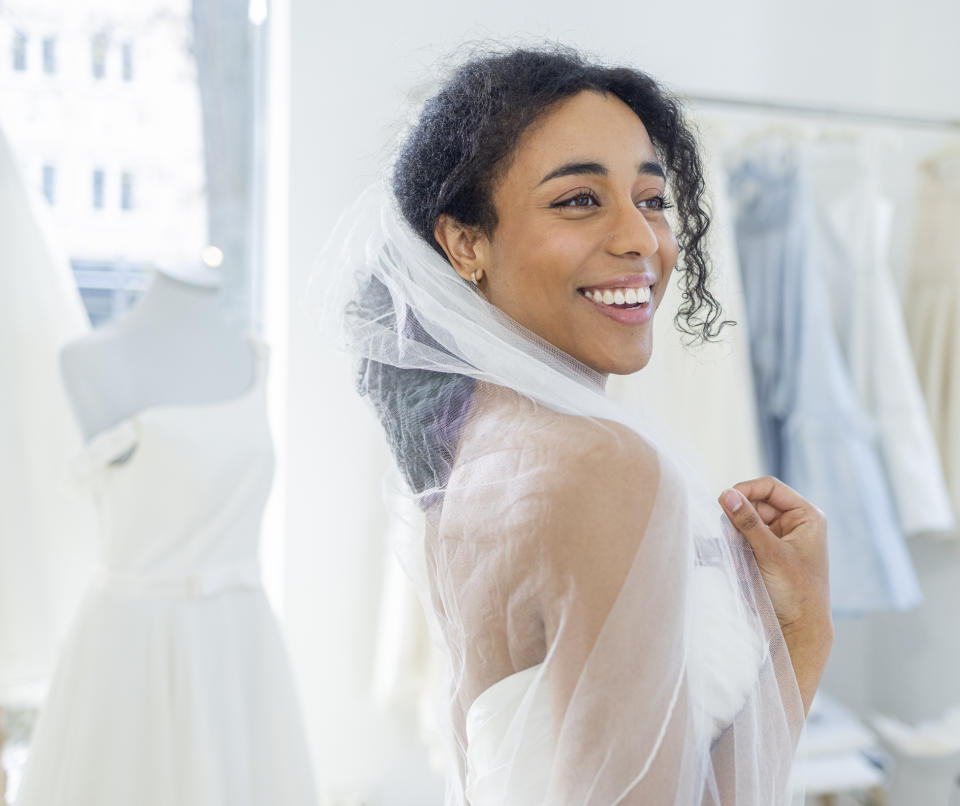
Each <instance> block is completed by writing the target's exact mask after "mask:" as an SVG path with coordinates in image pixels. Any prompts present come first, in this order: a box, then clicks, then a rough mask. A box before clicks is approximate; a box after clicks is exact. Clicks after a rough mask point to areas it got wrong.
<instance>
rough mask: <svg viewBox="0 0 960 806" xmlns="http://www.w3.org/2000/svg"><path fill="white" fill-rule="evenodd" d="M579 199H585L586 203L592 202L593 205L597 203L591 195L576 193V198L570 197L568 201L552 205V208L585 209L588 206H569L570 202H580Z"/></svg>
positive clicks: (595, 198)
mask: <svg viewBox="0 0 960 806" xmlns="http://www.w3.org/2000/svg"><path fill="white" fill-rule="evenodd" d="M581 199H587V200H588V201H592V202H594V203H596V201H597V197H596V196H594V195H593V194H592V193H578V194H577V195H576V196H571V197H570V198H569V199H564V200H563V201H561V202H557V203H556V204H554V205H553V206H554V207H587V206H588V205H586V204H571V203H570V202H578V201H580V200H581Z"/></svg>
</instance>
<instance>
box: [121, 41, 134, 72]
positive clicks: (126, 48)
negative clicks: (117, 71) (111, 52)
mask: <svg viewBox="0 0 960 806" xmlns="http://www.w3.org/2000/svg"><path fill="white" fill-rule="evenodd" d="M123 80H124V81H133V43H132V42H124V43H123Z"/></svg>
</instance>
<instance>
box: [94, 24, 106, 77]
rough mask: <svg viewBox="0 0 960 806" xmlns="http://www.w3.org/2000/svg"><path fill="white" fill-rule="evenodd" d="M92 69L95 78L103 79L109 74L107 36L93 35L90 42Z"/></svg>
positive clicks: (102, 34)
mask: <svg viewBox="0 0 960 806" xmlns="http://www.w3.org/2000/svg"><path fill="white" fill-rule="evenodd" d="M90 69H91V71H92V73H93V77H94V78H103V77H104V76H105V75H106V74H107V35H106V34H105V33H102V32H101V33H98V34H94V35H93V39H92V40H91V42H90Z"/></svg>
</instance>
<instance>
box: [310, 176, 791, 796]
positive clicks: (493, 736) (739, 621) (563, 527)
mask: <svg viewBox="0 0 960 806" xmlns="http://www.w3.org/2000/svg"><path fill="white" fill-rule="evenodd" d="M317 272H318V273H317V274H316V275H315V279H317V280H319V281H320V282H318V283H317V284H316V286H315V288H314V292H313V293H314V295H315V297H317V298H319V300H321V304H322V305H323V306H324V310H325V311H326V313H327V314H328V315H326V316H323V320H324V321H326V322H327V323H328V324H334V325H335V332H334V333H330V332H329V330H328V331H327V334H326V335H328V336H330V337H331V338H332V339H334V340H336V341H338V342H339V344H340V346H342V347H343V346H345V347H346V348H347V350H348V351H349V353H350V355H351V356H352V358H353V359H354V361H355V367H356V370H357V372H356V375H355V383H356V385H357V390H358V391H359V392H360V393H361V395H365V396H368V400H369V401H370V402H371V403H372V404H373V408H374V410H375V412H376V414H377V415H378V417H379V418H380V422H381V423H382V425H383V427H384V431H385V434H386V437H387V443H388V445H389V446H390V448H391V450H392V452H393V456H394V459H395V466H394V467H393V470H392V472H391V474H390V475H389V476H388V477H387V478H386V479H385V481H386V482H387V483H386V484H385V485H384V492H385V493H386V495H387V502H388V504H389V506H390V508H391V509H392V510H393V512H394V513H395V514H396V516H397V517H399V518H401V519H402V518H404V517H407V516H408V515H407V513H408V512H409V511H410V510H411V509H412V507H416V508H417V509H418V510H419V511H420V513H421V515H420V516H418V517H417V518H415V519H413V520H415V521H416V523H419V525H420V527H421V530H420V531H419V533H418V532H416V531H415V524H413V523H411V524H410V527H411V528H409V529H403V530H394V534H395V535H397V536H399V537H400V538H401V543H400V545H398V546H396V550H397V552H398V556H399V557H400V560H401V562H402V564H403V567H404V568H408V569H413V572H412V573H411V580H412V581H413V583H414V585H415V586H416V589H417V592H418V595H419V596H420V597H421V602H422V603H423V606H424V610H425V612H428V613H429V614H430V619H431V623H432V624H434V625H435V629H431V633H433V634H439V636H440V642H441V646H442V649H443V657H444V668H445V676H444V683H445V685H444V687H443V688H442V689H441V690H440V691H439V692H438V697H439V698H440V699H442V703H441V705H442V708H441V709H440V710H439V711H438V717H439V724H441V725H442V736H443V741H444V748H445V751H446V753H445V760H446V762H447V766H446V772H447V776H446V781H447V789H446V797H445V802H446V803H447V804H448V806H452V805H453V804H457V805H458V806H463V804H466V803H471V804H472V806H480V805H481V804H484V805H485V804H492V803H496V804H498V806H504V805H506V806H511V805H512V804H524V805H525V806H526V804H560V803H569V804H574V803H576V804H583V803H596V804H604V806H606V804H614V803H651V804H653V803H656V804H663V805H664V806H666V804H677V806H681V805H682V806H689V805H690V804H707V803H710V804H720V803H723V804H733V803H736V804H738V806H749V804H754V805H755V806H760V804H763V806H773V804H785V803H795V802H802V798H803V793H802V792H796V791H791V790H790V788H789V786H788V778H789V774H790V770H791V766H792V762H793V758H794V756H795V750H796V746H797V742H798V740H799V739H800V736H801V733H802V726H803V703H802V701H801V699H800V692H799V689H798V687H797V682H796V677H795V675H794V672H793V668H792V666H791V664H790V660H789V654H788V653H787V651H786V644H785V642H784V639H783V635H782V633H781V632H780V627H779V623H778V621H777V618H776V614H775V612H774V610H773V606H772V603H771V602H770V599H769V596H768V594H767V591H766V588H765V586H764V584H763V581H762V578H761V575H760V572H759V569H758V568H757V565H756V560H755V558H754V555H753V552H752V550H751V549H750V546H749V544H748V543H747V542H746V540H745V539H743V537H742V536H741V535H740V534H739V533H737V532H736V531H735V530H734V529H733V527H732V525H731V524H730V522H729V521H728V520H726V515H725V514H724V513H723V511H722V509H721V507H720V505H719V503H718V502H717V500H716V495H715V494H714V492H713V491H712V490H709V489H707V487H706V486H705V483H704V481H703V478H702V475H701V474H700V472H699V471H698V470H697V469H696V468H695V467H690V466H688V465H687V464H686V462H685V461H684V459H683V458H682V456H680V454H679V453H678V452H676V451H674V450H673V449H672V447H671V445H670V443H669V442H668V441H667V440H666V439H664V438H663V436H662V435H660V434H659V433H657V432H656V430H655V428H654V427H653V426H652V425H651V424H650V423H649V422H648V420H647V419H646V418H645V417H644V415H643V411H642V410H640V411H627V410H626V409H624V408H623V407H622V406H620V405H619V404H618V403H617V402H616V401H614V400H612V399H611V398H608V397H607V396H606V395H605V393H604V386H603V380H604V378H603V377H602V376H601V375H600V374H599V373H597V372H596V371H595V370H593V369H592V368H590V367H589V366H587V365H585V364H583V363H581V362H580V361H578V360H577V359H576V358H574V357H573V356H571V355H569V354H567V353H565V352H563V351H561V350H558V349H557V348H555V347H553V346H552V345H550V344H549V343H546V342H544V340H543V339H541V338H539V337H537V336H536V334H534V333H532V332H530V331H529V330H527V329H525V328H524V327H523V326H522V325H521V324H520V323H518V322H517V321H516V320H514V319H512V318H510V317H509V316H508V315H507V314H505V313H504V312H503V311H501V310H500V309H499V308H497V307H496V306H494V305H492V304H491V303H489V302H488V301H487V300H486V298H485V297H484V296H483V295H482V293H480V292H479V291H478V290H477V289H476V288H475V287H474V286H473V285H472V284H471V283H469V282H468V281H464V280H463V279H462V278H461V277H459V276H458V275H457V273H456V272H455V271H454V270H453V269H452V268H451V266H450V265H449V264H448V263H447V262H446V261H445V260H444V259H443V258H442V257H441V256H440V255H438V253H437V252H436V251H435V250H434V249H432V248H431V247H430V246H429V245H428V244H427V243H426V242H425V241H424V240H421V239H420V238H419V236H418V235H416V233H414V232H413V230H412V229H410V227H409V225H408V224H407V223H406V222H405V219H403V218H402V215H401V213H400V212H399V211H398V209H397V208H396V202H395V199H394V197H393V196H392V194H391V191H390V190H389V188H388V187H386V186H383V185H380V184H379V183H378V184H375V185H374V186H373V187H371V188H370V189H368V191H367V192H366V193H364V194H363V195H362V196H361V197H360V199H359V200H358V201H357V203H356V204H355V205H354V206H353V207H352V208H351V209H349V210H347V211H345V213H344V215H343V217H342V219H341V221H340V222H338V225H337V227H336V228H335V231H334V234H333V236H332V237H331V239H330V240H329V241H328V243H327V245H326V247H325V249H324V254H323V255H322V256H321V257H320V259H319V260H318V270H317ZM585 310H586V309H585ZM337 331H339V333H338V332H337ZM338 335H339V337H340V338H336V337H337V336H338ZM622 462H627V463H628V466H627V467H625V468H624V471H625V472H624V473H622V474H617V473H615V474H614V475H615V476H616V477H617V478H616V482H617V483H616V487H615V489H614V487H612V486H608V485H606V483H601V481H600V480H601V479H606V478H607V476H608V475H609V473H610V468H611V467H613V468H620V467H622V465H621V464H620V463H622ZM397 501H402V502H405V504H407V505H408V506H397V503H396V502H397ZM606 511H615V512H617V513H621V516H622V518H621V519H618V520H617V521H616V522H613V521H609V520H608V521H605V522H604V524H603V525H600V522H599V519H598V518H597V517H596V514H597V513H598V512H606ZM408 538H409V539H408ZM580 550H582V551H583V554H582V555H581V556H582V564H587V563H589V564H595V565H592V568H593V569H594V570H593V571H592V576H593V578H594V579H596V580H601V579H602V580H603V583H602V589H603V599H602V602H601V603H599V604H598V603H597V600H596V598H594V599H593V601H592V602H590V603H588V604H585V601H586V600H585V596H586V594H587V591H585V590H584V589H582V588H580V587H578V583H577V579H579V580H581V581H582V580H583V579H584V577H583V576H582V575H581V576H579V577H578V576H577V575H576V574H574V573H572V572H571V569H570V568H569V567H568V566H567V565H566V563H572V564H575V565H577V566H578V567H580V566H581V562H580V561H576V560H574V555H576V553H577V552H578V551H580ZM567 552H569V554H568V553H567ZM561 557H562V558H563V559H558V558H561ZM558 562H559V563H561V565H560V566H557V565H556V563H558ZM551 563H553V566H552V567H551ZM598 584H600V583H599V582H598ZM594 593H596V592H595V591H594ZM534 597H536V599H537V601H536V603H535V604H534V603H532V602H531V599H532V598H534ZM540 616H542V618H543V619H544V621H543V622H538V621H537V618H538V617H540ZM547 622H548V623H547ZM531 661H532V662H531ZM534 667H538V668H534ZM531 669H533V671H529V670H531ZM514 675H519V676H517V677H515V676H514ZM495 686H499V688H494V687H495ZM474 704H476V708H475V709H474V708H473V705H474ZM491 713H492V714H493V715H492V716H491ZM491 720H492V721H491ZM545 721H546V722H547V724H549V725H550V730H549V731H548V732H547V731H545V730H544V723H545Z"/></svg>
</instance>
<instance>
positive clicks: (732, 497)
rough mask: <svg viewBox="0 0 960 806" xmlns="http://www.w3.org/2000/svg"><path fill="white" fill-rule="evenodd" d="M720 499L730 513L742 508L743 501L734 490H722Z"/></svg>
mask: <svg viewBox="0 0 960 806" xmlns="http://www.w3.org/2000/svg"><path fill="white" fill-rule="evenodd" d="M722 498H723V505H724V506H725V507H726V508H727V509H729V510H730V511H731V512H736V511H737V510H738V509H740V507H742V506H743V499H742V498H741V497H740V495H739V494H738V493H737V491H736V490H724V491H723V496H722Z"/></svg>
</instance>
